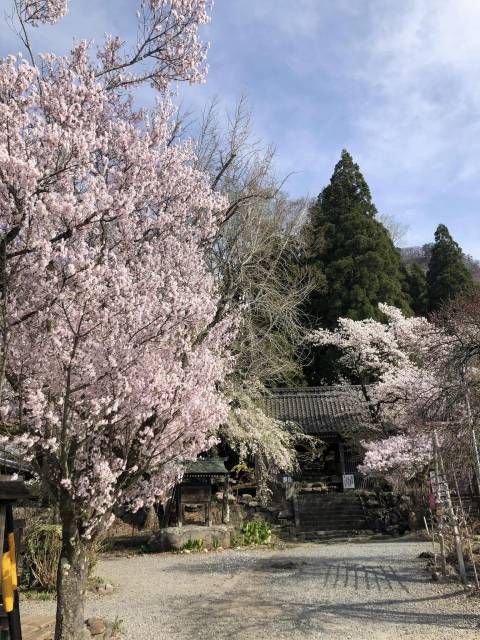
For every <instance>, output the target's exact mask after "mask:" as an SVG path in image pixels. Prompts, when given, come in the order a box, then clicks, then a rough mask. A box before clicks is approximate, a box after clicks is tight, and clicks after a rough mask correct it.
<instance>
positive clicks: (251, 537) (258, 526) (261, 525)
mask: <svg viewBox="0 0 480 640" xmlns="http://www.w3.org/2000/svg"><path fill="white" fill-rule="evenodd" d="M239 537H240V538H241V539H242V540H243V544H244V545H251V544H270V542H271V541H272V530H271V528H270V525H269V524H268V522H258V521H257V520H253V521H252V522H244V523H243V524H242V525H241V527H240V536H239Z"/></svg>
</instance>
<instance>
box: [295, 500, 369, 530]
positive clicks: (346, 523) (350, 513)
mask: <svg viewBox="0 0 480 640" xmlns="http://www.w3.org/2000/svg"><path fill="white" fill-rule="evenodd" d="M294 506H295V523H296V528H297V530H298V531H301V532H313V531H315V532H325V533H327V532H342V533H345V532H354V531H361V530H364V529H366V522H365V513H364V509H363V507H362V502H361V500H360V497H359V496H358V495H356V494H355V493H335V492H332V493H313V492H312V493H307V492H305V493H303V492H302V493H300V494H299V495H298V496H296V498H295V500H294Z"/></svg>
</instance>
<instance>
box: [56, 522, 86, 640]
mask: <svg viewBox="0 0 480 640" xmlns="http://www.w3.org/2000/svg"><path fill="white" fill-rule="evenodd" d="M61 511H62V553H61V556H60V561H59V563H58V571H57V619H56V624H55V640H83V639H84V637H85V635H84V629H85V616H84V604H85V589H86V582H87V577H88V547H87V545H86V544H85V542H84V541H82V539H81V537H80V534H79V532H78V528H77V526H76V523H75V520H74V518H73V516H72V514H70V513H68V512H67V513H65V510H61Z"/></svg>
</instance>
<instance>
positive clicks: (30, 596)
mask: <svg viewBox="0 0 480 640" xmlns="http://www.w3.org/2000/svg"><path fill="white" fill-rule="evenodd" d="M21 593H22V594H23V595H24V596H25V598H26V599H27V600H36V601H39V600H40V601H42V602H45V601H47V600H54V599H55V593H52V592H51V591H35V590H32V589H29V590H28V591H22V592H21Z"/></svg>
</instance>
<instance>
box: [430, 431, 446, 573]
mask: <svg viewBox="0 0 480 640" xmlns="http://www.w3.org/2000/svg"><path fill="white" fill-rule="evenodd" d="M433 459H434V463H435V504H436V511H437V512H438V508H439V505H440V503H441V498H440V471H439V467H438V450H437V445H436V441H435V438H434V439H433ZM437 519H438V518H437ZM433 531H434V528H433V522H432V536H433ZM438 541H439V545H440V559H441V563H442V575H444V576H446V575H447V561H446V559H445V539H444V537H443V524H442V523H441V522H439V523H438Z"/></svg>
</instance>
